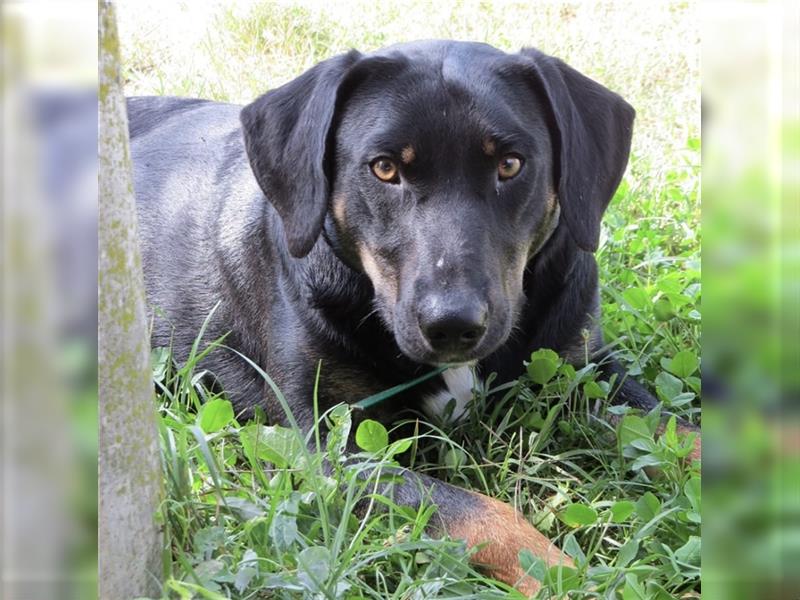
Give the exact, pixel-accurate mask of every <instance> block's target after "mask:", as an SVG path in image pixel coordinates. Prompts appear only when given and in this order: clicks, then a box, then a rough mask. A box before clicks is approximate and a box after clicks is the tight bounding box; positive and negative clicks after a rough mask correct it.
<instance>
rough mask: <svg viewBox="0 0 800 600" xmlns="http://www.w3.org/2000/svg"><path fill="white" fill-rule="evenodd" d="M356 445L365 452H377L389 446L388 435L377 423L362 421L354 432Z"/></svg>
mask: <svg viewBox="0 0 800 600" xmlns="http://www.w3.org/2000/svg"><path fill="white" fill-rule="evenodd" d="M356 444H358V447H359V448H361V449H362V450H366V451H367V452H379V451H381V450H383V449H384V448H386V446H388V445H389V433H388V432H387V431H386V427H384V426H383V425H381V424H380V423H378V422H377V421H373V420H372V419H364V421H362V422H361V424H360V425H359V426H358V429H357V430H356Z"/></svg>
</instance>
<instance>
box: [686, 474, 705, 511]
mask: <svg viewBox="0 0 800 600" xmlns="http://www.w3.org/2000/svg"><path fill="white" fill-rule="evenodd" d="M700 490H701V485H700V478H699V477H692V478H690V479H689V481H687V482H686V484H685V485H684V486H683V493H684V494H686V498H687V499H688V500H689V503H690V504H691V505H692V510H694V511H695V512H696V513H700V506H701V504H700Z"/></svg>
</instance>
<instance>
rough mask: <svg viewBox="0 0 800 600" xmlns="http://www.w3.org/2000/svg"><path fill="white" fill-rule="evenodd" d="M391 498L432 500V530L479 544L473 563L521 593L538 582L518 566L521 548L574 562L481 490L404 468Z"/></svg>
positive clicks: (553, 561)
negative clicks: (446, 481)
mask: <svg viewBox="0 0 800 600" xmlns="http://www.w3.org/2000/svg"><path fill="white" fill-rule="evenodd" d="M394 500H395V502H397V503H398V504H401V505H405V506H412V507H418V506H419V505H420V504H421V503H422V502H424V501H428V502H431V503H433V504H435V505H436V507H437V512H436V516H435V517H434V519H433V525H432V530H433V531H431V533H434V534H438V535H448V536H450V537H451V538H454V539H463V540H465V541H466V543H467V546H468V547H470V548H473V547H476V546H478V547H479V549H478V551H477V552H476V553H475V554H473V556H472V561H473V562H474V563H475V564H476V565H478V566H479V567H481V568H482V569H483V570H485V571H486V572H487V573H488V574H489V575H491V576H492V577H494V578H495V579H498V580H499V581H502V582H504V583H507V584H509V585H512V586H514V587H516V588H517V589H518V590H519V591H521V592H523V593H524V594H527V595H532V594H534V593H536V591H538V590H539V587H540V583H539V581H537V580H536V579H534V578H533V577H531V576H530V575H526V574H525V572H524V571H523V570H522V567H521V566H520V562H519V553H520V551H521V550H526V549H527V550H530V551H531V552H532V553H533V555H534V556H536V557H538V558H540V559H542V560H543V561H544V562H545V563H546V564H547V566H548V567H551V566H556V565H564V566H569V567H572V566H573V562H572V560H571V559H570V558H569V557H568V556H567V555H566V554H564V553H563V552H561V551H560V550H559V549H558V548H557V547H556V546H555V545H554V544H553V542H552V541H550V540H549V539H548V538H546V537H545V536H544V535H542V534H541V533H539V532H538V531H537V530H536V529H534V528H533V527H532V526H531V525H530V523H528V522H527V521H526V520H525V518H524V517H523V516H522V515H521V514H520V513H519V512H518V511H516V510H515V509H514V508H513V507H511V506H510V505H508V504H506V503H504V502H500V501H499V500H494V499H492V498H489V497H488V496H484V495H483V494H478V493H475V492H470V491H467V490H464V489H461V488H458V487H455V486H452V485H449V484H447V483H444V482H441V481H439V480H437V479H434V478H432V477H428V476H426V475H420V474H417V473H413V472H411V471H405V472H404V477H403V482H402V483H400V484H399V485H397V486H396V487H395V488H394Z"/></svg>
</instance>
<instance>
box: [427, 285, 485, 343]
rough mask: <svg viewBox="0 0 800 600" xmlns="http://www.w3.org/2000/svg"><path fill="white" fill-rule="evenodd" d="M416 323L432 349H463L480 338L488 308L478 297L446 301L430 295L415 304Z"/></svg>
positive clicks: (483, 331)
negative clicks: (417, 320) (416, 312)
mask: <svg viewBox="0 0 800 600" xmlns="http://www.w3.org/2000/svg"><path fill="white" fill-rule="evenodd" d="M417 316H418V319H419V327H420V330H421V331H422V334H423V335H424V336H425V339H427V340H428V343H429V344H430V345H431V348H433V350H434V351H436V352H451V353H456V352H467V351H469V350H472V349H473V348H474V347H475V346H477V344H478V342H480V340H481V338H483V334H484V333H485V331H486V321H487V316H488V310H487V306H486V303H485V302H482V301H480V300H478V299H466V298H465V299H460V300H459V301H458V302H448V301H446V300H445V299H444V298H442V297H441V296H439V295H431V296H428V297H427V298H425V299H424V300H423V301H422V302H420V304H419V309H418V315H417Z"/></svg>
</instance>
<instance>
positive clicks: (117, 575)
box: [97, 2, 162, 599]
mask: <svg viewBox="0 0 800 600" xmlns="http://www.w3.org/2000/svg"><path fill="white" fill-rule="evenodd" d="M98 45H99V74H98V76H99V103H100V106H99V137H98V153H99V214H98V245H99V258H98V303H99V306H98V355H97V358H98V384H99V393H100V451H99V461H98V462H99V464H98V467H99V475H98V488H99V489H98V493H99V513H100V514H99V521H100V522H99V545H100V552H99V582H98V583H99V589H98V595H99V597H100V598H104V599H105V598H109V599H120V598H133V597H137V596H156V595H159V594H160V589H159V585H158V581H159V579H160V569H161V567H160V565H161V550H162V542H161V535H160V531H159V527H158V526H157V524H156V522H155V513H156V510H157V508H158V505H159V502H160V500H161V498H162V484H161V466H160V456H159V444H158V433H157V426H156V414H155V404H154V402H153V384H152V376H151V373H150V361H149V357H150V351H149V348H150V344H149V340H148V336H147V322H146V313H145V294H144V280H143V275H142V264H141V256H140V254H139V248H138V246H137V235H136V205H135V201H134V196H133V183H132V177H131V165H130V150H129V145H128V121H127V115H126V110H125V98H124V96H123V93H122V86H121V85H120V78H119V69H120V64H119V62H120V59H119V41H118V36H117V26H116V16H115V12H114V7H113V5H112V4H111V3H109V2H100V3H99V40H98Z"/></svg>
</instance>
